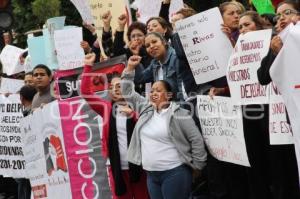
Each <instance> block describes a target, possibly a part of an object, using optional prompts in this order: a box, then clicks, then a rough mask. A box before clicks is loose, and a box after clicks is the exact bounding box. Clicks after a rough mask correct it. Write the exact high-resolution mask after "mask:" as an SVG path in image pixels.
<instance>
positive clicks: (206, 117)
mask: <svg viewBox="0 0 300 199" xmlns="http://www.w3.org/2000/svg"><path fill="white" fill-rule="evenodd" d="M197 108H198V113H199V120H200V124H201V129H202V135H203V138H204V141H205V143H206V145H207V147H208V149H209V151H210V153H211V154H212V155H213V156H214V157H215V158H217V159H218V160H221V161H225V162H231V163H234V164H239V165H243V166H250V163H249V160H248V155H247V151H246V144H245V139H244V130H243V119H242V111H241V106H238V105H233V103H232V100H231V98H227V97H214V99H213V100H212V99H210V97H209V96H201V95H199V96H197Z"/></svg>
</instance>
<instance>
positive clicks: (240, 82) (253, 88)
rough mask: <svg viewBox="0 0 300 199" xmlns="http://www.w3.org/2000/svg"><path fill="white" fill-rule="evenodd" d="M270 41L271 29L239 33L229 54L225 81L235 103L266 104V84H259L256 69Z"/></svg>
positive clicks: (265, 53)
mask: <svg viewBox="0 0 300 199" xmlns="http://www.w3.org/2000/svg"><path fill="white" fill-rule="evenodd" d="M270 41H271V30H260V31H253V32H248V33H246V34H243V35H240V37H239V39H238V41H237V43H236V46H235V48H234V50H233V52H232V54H231V56H230V59H229V63H228V71H227V81H228V85H229V88H230V94H231V98H232V99H233V100H234V101H235V103H238V104H242V105H247V104H267V103H268V102H269V92H268V87H267V86H262V85H260V84H259V82H258V79H257V69H258V68H259V67H260V63H261V60H262V59H263V58H264V57H265V56H266V55H267V53H268V51H269V46H270Z"/></svg>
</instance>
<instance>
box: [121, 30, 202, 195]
mask: <svg viewBox="0 0 300 199" xmlns="http://www.w3.org/2000/svg"><path fill="white" fill-rule="evenodd" d="M154 35H155V34H153V33H152V34H150V35H148V36H146V46H147V38H148V37H149V39H151V37H150V36H154ZM152 39H154V38H152ZM157 42H159V41H157ZM151 54H152V55H155V56H156V55H158V54H159V53H158V52H157V51H156V50H154V49H153V50H151ZM138 62H139V60H138V59H136V58H135V57H131V58H130V59H129V61H128V66H127V68H126V69H125V70H124V72H123V74H122V84H121V88H122V95H123V96H124V98H125V100H126V101H127V102H128V103H129V104H131V105H132V106H133V108H134V110H135V111H136V112H138V113H139V115H140V117H139V119H138V121H137V124H136V126H135V129H134V133H133V136H132V139H131V143H130V146H129V150H128V160H129V161H130V162H132V163H135V164H138V165H142V166H143V168H144V170H146V171H147V185H148V191H149V194H150V197H151V198H152V199H188V198H189V196H190V192H191V183H192V169H196V170H201V169H202V168H203V167H204V166H205V161H206V151H205V148H204V143H203V139H202V136H201V134H200V132H199V129H198V128H197V126H196V125H195V123H194V121H193V119H192V117H191V115H190V114H189V113H188V111H187V110H185V109H182V108H180V106H179V105H177V104H176V103H175V102H173V101H172V95H173V93H172V88H171V85H170V84H169V83H168V81H166V80H158V81H155V83H154V84H153V86H152V89H151V93H150V102H149V101H148V100H146V99H145V98H144V97H142V96H140V95H139V94H137V93H136V92H135V91H134V89H133V83H132V80H133V77H134V67H132V66H134V65H136V64H137V63H138Z"/></svg>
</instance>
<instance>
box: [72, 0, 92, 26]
mask: <svg viewBox="0 0 300 199" xmlns="http://www.w3.org/2000/svg"><path fill="white" fill-rule="evenodd" d="M71 2H72V3H73V4H74V6H75V7H76V9H77V10H78V12H79V13H80V15H81V18H82V20H83V21H84V22H86V23H88V24H92V23H93V17H92V15H91V10H90V5H89V2H88V1H87V0H71Z"/></svg>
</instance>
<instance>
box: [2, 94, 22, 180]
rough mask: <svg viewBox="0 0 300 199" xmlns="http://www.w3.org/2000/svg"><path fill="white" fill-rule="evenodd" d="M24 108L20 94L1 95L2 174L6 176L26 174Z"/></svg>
mask: <svg viewBox="0 0 300 199" xmlns="http://www.w3.org/2000/svg"><path fill="white" fill-rule="evenodd" d="M22 108H23V107H22V104H21V102H20V96H19V95H17V94H12V95H9V96H8V97H6V96H4V95H0V121H1V122H0V174H1V175H4V176H6V177H16V178H17V177H23V176H24V175H25V160H24V156H23V141H22V139H21V131H20V120H21V119H22V118H23V115H22Z"/></svg>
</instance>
